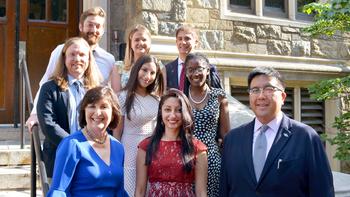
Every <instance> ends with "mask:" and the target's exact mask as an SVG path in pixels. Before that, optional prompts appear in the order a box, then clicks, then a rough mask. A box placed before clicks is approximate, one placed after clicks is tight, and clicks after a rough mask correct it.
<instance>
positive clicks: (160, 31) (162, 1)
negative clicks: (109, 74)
mask: <svg viewBox="0 0 350 197" xmlns="http://www.w3.org/2000/svg"><path fill="white" fill-rule="evenodd" d="M111 2H113V1H111ZM133 3H135V5H134V6H133V7H131V8H129V10H128V11H130V12H131V15H132V17H130V18H128V19H127V20H129V24H130V23H131V21H132V22H134V23H142V24H145V25H146V26H147V27H148V28H149V29H150V31H151V33H152V34H153V35H160V36H174V35H175V30H176V29H177V28H178V26H180V25H182V24H191V25H192V26H194V27H195V28H196V29H198V32H199V35H200V41H201V46H200V48H201V49H205V50H216V51H229V52H239V53H249V54H261V55H280V56H294V57H315V58H326V59H350V49H349V46H350V41H349V40H350V35H345V37H343V38H342V37H340V36H334V37H332V38H322V37H320V38H318V39H312V38H310V36H309V35H307V34H305V33H302V32H301V29H300V28H293V27H287V26H283V25H267V24H257V23H247V22H239V21H230V20H222V19H220V9H219V5H220V1H219V0H188V1H186V0H134V1H133ZM113 5H114V4H112V6H113ZM114 6H115V7H117V5H114ZM118 10H122V9H120V8H119V9H118ZM118 15H119V16H120V15H121V14H118ZM124 16H126V15H124ZM115 20H116V21H122V20H119V19H115ZM119 41H120V40H119Z"/></svg>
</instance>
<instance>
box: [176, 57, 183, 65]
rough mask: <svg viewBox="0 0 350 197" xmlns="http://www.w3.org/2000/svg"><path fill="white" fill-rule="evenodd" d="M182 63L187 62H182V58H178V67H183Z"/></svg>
mask: <svg viewBox="0 0 350 197" xmlns="http://www.w3.org/2000/svg"><path fill="white" fill-rule="evenodd" d="M182 63H185V62H184V61H182V60H181V59H180V57H178V58H177V65H182Z"/></svg>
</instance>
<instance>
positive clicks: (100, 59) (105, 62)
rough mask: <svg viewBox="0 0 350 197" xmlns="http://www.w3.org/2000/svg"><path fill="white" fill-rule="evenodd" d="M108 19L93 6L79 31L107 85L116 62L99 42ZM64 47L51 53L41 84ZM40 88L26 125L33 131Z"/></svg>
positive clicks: (84, 16) (98, 8)
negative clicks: (90, 49)
mask: <svg viewBox="0 0 350 197" xmlns="http://www.w3.org/2000/svg"><path fill="white" fill-rule="evenodd" d="M105 21H106V12H105V11H104V10H103V9H102V8H101V7H93V8H90V9H88V10H86V11H84V12H83V13H82V14H81V16H80V20H79V31H80V35H81V37H82V38H84V39H85V40H86V41H87V42H88V43H89V45H90V47H91V48H92V51H93V56H94V58H95V61H96V64H97V67H98V68H99V70H100V72H101V75H102V78H103V81H102V84H103V85H106V84H107V83H108V81H109V77H110V74H111V72H112V68H113V65H114V62H115V59H114V56H113V55H112V54H110V53H108V52H107V51H106V50H104V49H102V48H101V47H100V46H99V45H98V42H99V41H100V39H101V37H102V35H103V33H104V24H105ZM62 49H63V44H60V45H58V46H57V47H56V48H55V49H54V50H53V51H52V53H51V56H50V60H49V64H48V65H47V69H46V72H45V74H44V76H43V78H42V79H41V80H40V83H39V86H40V87H41V86H42V84H44V83H45V82H46V81H48V80H49V78H50V77H51V75H52V73H53V72H54V70H55V68H56V63H57V60H58V59H59V57H60V54H61V52H62ZM39 92H40V88H39V90H38V92H37V94H36V96H35V99H34V107H33V110H32V112H31V114H30V117H29V118H28V120H27V122H26V125H27V127H28V129H29V131H31V128H32V126H33V125H34V124H35V123H37V122H38V118H37V116H36V104H37V102H38V96H39Z"/></svg>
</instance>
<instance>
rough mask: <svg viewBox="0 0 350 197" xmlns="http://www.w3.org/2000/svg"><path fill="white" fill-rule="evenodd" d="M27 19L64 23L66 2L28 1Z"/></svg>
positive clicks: (53, 0) (52, 0)
mask: <svg viewBox="0 0 350 197" xmlns="http://www.w3.org/2000/svg"><path fill="white" fill-rule="evenodd" d="M29 19H32V20H46V21H57V22H65V21H66V20H67V0H66V1H62V0H61V1H60V0H51V1H50V0H30V5H29Z"/></svg>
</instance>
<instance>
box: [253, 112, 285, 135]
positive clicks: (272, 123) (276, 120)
mask: <svg viewBox="0 0 350 197" xmlns="http://www.w3.org/2000/svg"><path fill="white" fill-rule="evenodd" d="M282 119H283V113H282V112H279V113H278V114H277V116H276V117H275V118H274V119H273V120H271V121H270V122H269V123H267V125H268V126H269V129H272V131H273V132H275V133H277V131H278V129H279V127H280V125H281V122H282ZM254 122H255V123H254V133H255V132H257V131H258V130H259V129H260V127H261V126H262V125H263V124H262V123H261V122H260V121H259V120H258V119H257V118H255V121H254Z"/></svg>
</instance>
